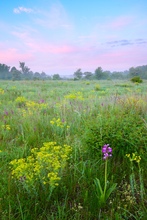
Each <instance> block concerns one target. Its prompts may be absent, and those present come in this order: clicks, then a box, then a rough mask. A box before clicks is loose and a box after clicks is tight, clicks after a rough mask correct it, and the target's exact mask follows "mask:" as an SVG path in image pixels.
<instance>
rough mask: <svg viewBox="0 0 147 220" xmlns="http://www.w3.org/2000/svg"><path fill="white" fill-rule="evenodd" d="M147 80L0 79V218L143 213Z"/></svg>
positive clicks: (146, 207)
mask: <svg viewBox="0 0 147 220" xmlns="http://www.w3.org/2000/svg"><path fill="white" fill-rule="evenodd" d="M146 155H147V81H145V80H144V81H143V83H139V84H137V83H132V82H131V81H129V80H120V81H118V80H115V81H112V80H104V81H99V80H97V81H82V80H81V81H72V80H71V81H56V80H54V81H53V80H52V81H51V80H50V81H0V219H1V220H82V219H83V220H98V219H102V220H103V219H104V220H113V219H114V220H121V219H125V220H134V219H135V220H139V219H141V220H143V219H144V220H145V219H146V218H147V182H146V179H147V169H146V166H147V158H146Z"/></svg>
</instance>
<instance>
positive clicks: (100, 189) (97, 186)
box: [94, 178, 104, 195]
mask: <svg viewBox="0 0 147 220" xmlns="http://www.w3.org/2000/svg"><path fill="white" fill-rule="evenodd" d="M94 183H95V186H96V191H97V192H98V193H99V192H100V193H99V194H100V195H103V194H104V192H103V190H102V187H101V183H100V180H99V179H97V178H96V179H95V180H94Z"/></svg>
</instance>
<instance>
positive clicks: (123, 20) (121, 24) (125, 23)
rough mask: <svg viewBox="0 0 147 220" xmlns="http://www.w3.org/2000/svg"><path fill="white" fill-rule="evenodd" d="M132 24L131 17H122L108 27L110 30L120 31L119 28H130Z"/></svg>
mask: <svg viewBox="0 0 147 220" xmlns="http://www.w3.org/2000/svg"><path fill="white" fill-rule="evenodd" d="M131 22H132V17H130V16H121V17H118V18H116V19H115V20H113V21H112V22H110V23H109V24H108V26H109V27H110V28H116V29H118V28H122V27H125V26H128V25H129V24H131Z"/></svg>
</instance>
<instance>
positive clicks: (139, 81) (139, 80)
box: [131, 76, 143, 83]
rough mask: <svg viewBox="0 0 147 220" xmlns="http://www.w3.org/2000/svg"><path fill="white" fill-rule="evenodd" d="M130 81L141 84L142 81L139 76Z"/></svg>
mask: <svg viewBox="0 0 147 220" xmlns="http://www.w3.org/2000/svg"><path fill="white" fill-rule="evenodd" d="M131 81H132V82H133V83H142V82H143V81H142V79H141V78H140V77H139V76H134V77H133V78H132V79H131Z"/></svg>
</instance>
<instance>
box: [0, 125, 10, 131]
mask: <svg viewBox="0 0 147 220" xmlns="http://www.w3.org/2000/svg"><path fill="white" fill-rule="evenodd" d="M2 129H3V130H7V131H9V130H11V127H10V125H2Z"/></svg>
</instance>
